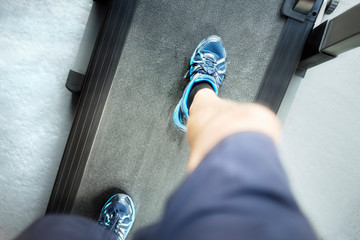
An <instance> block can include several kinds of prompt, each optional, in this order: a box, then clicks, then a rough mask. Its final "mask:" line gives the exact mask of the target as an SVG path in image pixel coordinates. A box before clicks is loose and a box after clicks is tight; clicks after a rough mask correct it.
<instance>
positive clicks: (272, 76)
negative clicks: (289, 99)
mask: <svg viewBox="0 0 360 240" xmlns="http://www.w3.org/2000/svg"><path fill="white" fill-rule="evenodd" d="M322 3H323V0H317V1H316V3H315V5H314V7H313V8H312V9H311V11H310V12H309V14H308V15H304V14H301V13H298V12H296V11H294V10H293V6H294V5H295V0H287V1H285V3H284V6H283V9H282V14H283V15H285V16H288V19H287V21H286V23H285V26H284V29H283V31H282V33H281V35H280V39H279V41H278V43H277V47H276V49H275V52H274V55H273V57H272V59H271V61H270V64H269V65H268V68H267V70H266V72H265V75H264V78H263V80H262V83H261V84H260V87H259V90H258V92H257V95H256V97H255V102H257V103H261V104H264V105H266V106H268V107H269V108H270V109H272V110H273V111H274V112H275V113H277V111H278V110H279V108H280V105H281V102H282V100H283V98H284V96H285V93H286V90H287V88H288V86H289V83H290V81H291V78H292V76H293V74H294V72H295V70H296V68H297V65H298V64H299V61H300V58H301V54H302V52H303V49H304V46H305V43H306V41H307V39H308V37H309V34H310V32H311V30H312V29H313V27H314V23H315V20H316V18H317V15H318V13H319V11H320V8H321V6H322Z"/></svg>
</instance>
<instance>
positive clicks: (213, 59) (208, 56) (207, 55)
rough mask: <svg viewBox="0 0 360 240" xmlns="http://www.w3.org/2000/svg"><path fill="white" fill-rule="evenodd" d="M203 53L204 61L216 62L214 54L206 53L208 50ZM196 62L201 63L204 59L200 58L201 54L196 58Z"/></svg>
mask: <svg viewBox="0 0 360 240" xmlns="http://www.w3.org/2000/svg"><path fill="white" fill-rule="evenodd" d="M201 53H202V56H203V58H204V59H209V60H210V59H211V60H212V61H214V62H215V61H216V55H215V54H214V53H212V52H209V51H206V50H203V51H202V52H201ZM195 60H196V61H201V60H203V59H202V58H201V57H200V54H197V55H196V56H195Z"/></svg>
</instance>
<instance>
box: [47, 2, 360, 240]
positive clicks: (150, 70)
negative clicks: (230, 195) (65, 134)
mask: <svg viewBox="0 0 360 240" xmlns="http://www.w3.org/2000/svg"><path fill="white" fill-rule="evenodd" d="M337 3H338V1H335V0H334V1H330V0H325V1H324V0H285V1H284V0H268V1H247V0H229V1H226V3H225V2H223V1H217V0H206V1H205V0H197V1H194V0H184V1H175V0H168V1H160V0H152V1H146V0H103V1H100V0H97V1H94V5H93V9H92V10H91V13H90V16H89V20H88V26H87V27H86V29H85V33H84V37H83V41H82V44H81V47H80V50H79V54H78V57H77V62H78V63H77V64H75V66H74V69H72V70H70V72H69V77H68V81H67V84H66V86H67V88H68V89H69V90H71V91H72V92H73V93H74V94H80V98H79V102H78V105H77V110H76V113H75V116H74V121H73V125H72V128H71V131H70V134H69V138H68V141H67V144H66V147H65V150H64V154H63V157H62V161H61V164H60V167H59V171H58V174H57V177H56V180H55V183H54V187H53V191H52V194H51V197H50V200H49V204H48V208H47V214H49V213H59V214H61V213H73V214H78V215H82V216H87V217H90V218H93V219H95V220H96V219H97V218H98V215H99V211H100V209H101V208H102V206H103V204H104V203H105V202H106V201H107V199H108V198H109V197H111V196H112V195H113V194H115V193H121V192H123V193H127V194H128V195H130V196H131V198H132V199H133V201H134V204H135V208H136V212H137V216H136V220H135V222H134V225H133V228H132V230H131V232H130V233H129V236H128V238H129V239H131V238H132V234H133V232H134V231H136V230H137V229H139V228H141V227H144V226H146V225H148V224H151V223H154V222H156V221H157V220H159V218H160V217H161V215H162V213H163V210H164V207H165V206H166V201H167V199H168V197H169V196H170V195H171V193H172V192H174V191H175V190H176V188H177V186H178V185H179V184H180V183H181V182H182V181H183V179H184V178H185V177H186V172H185V170H186V165H187V160H188V156H189V147H188V145H187V140H186V136H185V134H184V133H182V132H180V131H179V130H177V129H176V128H175V127H174V124H173V121H172V115H173V111H174V108H175V106H176V104H177V103H178V101H179V99H180V98H181V96H182V93H183V90H184V88H185V86H186V84H187V82H186V80H185V79H184V78H183V76H184V74H185V73H186V71H187V69H188V67H189V60H190V57H191V55H192V52H193V51H194V48H195V47H196V46H197V44H198V43H199V42H200V41H201V40H202V39H204V38H206V37H208V36H209V35H218V36H220V37H221V38H222V39H223V41H224V44H225V47H226V50H227V54H228V62H229V63H228V67H227V72H226V82H225V84H224V86H223V87H222V89H221V91H220V93H219V96H220V97H225V98H228V99H231V100H235V101H241V102H254V101H255V102H259V103H262V104H265V105H267V106H269V107H270V108H271V109H272V110H273V111H274V112H277V110H278V109H279V107H280V104H281V101H282V99H283V97H284V95H285V93H286V90H287V87H288V85H289V83H290V81H291V77H292V76H293V74H294V73H295V72H297V74H299V75H302V76H303V75H304V74H305V72H306V69H307V68H309V67H313V66H315V65H317V64H319V63H321V62H324V61H326V60H329V59H331V58H334V57H336V55H337V54H339V46H338V45H336V44H338V42H339V41H333V43H332V45H331V43H330V44H329V45H324V42H323V41H320V40H319V38H321V39H323V38H324V37H323V36H325V35H326V33H327V31H328V25H329V24H332V23H333V22H328V23H326V24H325V25H326V26H325V27H324V25H323V24H322V29H319V28H315V29H314V24H315V22H316V19H317V17H318V15H319V14H320V12H321V11H325V10H326V11H330V12H331V11H332V10H333V9H334V8H335V7H336V4H337ZM358 6H360V5H358ZM356 11H357V12H356V13H357V14H355V15H358V16H360V14H359V9H357V10H356ZM355 17H356V16H355ZM347 18H350V17H349V15H347ZM352 19H353V18H352ZM343 21H344V20H341V21H340V20H339V22H343ZM90 25H91V26H90ZM315 30H316V32H317V34H316V33H314V31H315ZM354 32H355V33H356V34H359V32H360V29H359V28H355V29H353V30H352V32H351V31H350V30H349V32H348V33H347V34H345V33H344V34H342V37H343V38H342V40H343V41H342V43H344V41H345V40H348V39H349V38H350V36H353V35H354V34H353V33H354ZM315 35H316V36H315ZM309 39H313V40H312V41H309ZM330 42H331V41H330ZM334 42H335V43H334ZM358 42H359V41H357V43H356V44H355V43H347V44H345V45H346V48H349V45H351V46H352V47H355V46H358ZM334 44H335V45H336V46H337V48H336V49H337V50H338V52H337V53H333V52H331V51H330V52H325V51H323V50H324V49H328V48H329V46H332V47H334ZM305 45H306V47H305ZM308 45H309V46H308ZM305 48H306V49H308V52H307V53H306V54H305V56H304V54H303V53H304V49H305ZM340 48H341V49H342V50H344V49H345V47H344V46H342V47H340ZM347 50H349V49H347ZM340 53H341V52H340ZM179 211H181V209H179Z"/></svg>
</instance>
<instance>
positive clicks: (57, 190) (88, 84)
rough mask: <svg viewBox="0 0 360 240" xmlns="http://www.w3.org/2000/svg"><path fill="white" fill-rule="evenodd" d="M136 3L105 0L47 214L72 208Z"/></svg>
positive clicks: (130, 0)
mask: <svg viewBox="0 0 360 240" xmlns="http://www.w3.org/2000/svg"><path fill="white" fill-rule="evenodd" d="M136 4H137V1H136V0H109V1H108V2H107V9H106V14H105V17H104V20H103V24H102V27H101V30H100V31H99V35H98V39H97V42H96V45H95V49H94V51H93V54H92V59H91V61H90V64H89V68H88V70H87V73H86V77H85V84H84V87H83V90H82V93H81V96H80V100H79V104H78V107H77V111H76V114H75V118H74V121H73V125H72V128H71V131H70V135H69V138H68V141H67V144H66V147H65V151H64V154H63V157H62V160H61V163H60V168H59V171H58V174H57V177H56V180H55V184H54V187H53V190H52V193H51V196H50V200H49V204H48V207H47V210H46V213H47V214H48V213H69V212H71V209H72V206H73V203H74V200H75V198H76V194H77V191H78V189H79V186H80V182H81V179H82V175H83V173H84V170H85V166H86V163H87V159H88V156H89V154H90V150H91V146H92V143H93V141H94V138H95V134H96V131H97V128H98V125H99V122H100V118H101V115H102V112H103V109H104V106H105V102H106V99H107V96H108V93H109V91H110V87H111V83H112V81H113V78H114V75H115V72H116V69H117V65H118V62H119V59H120V55H121V52H122V49H123V46H124V43H125V40H126V37H127V34H128V31H129V29H130V25H131V21H132V18H133V15H134V12H135V8H136Z"/></svg>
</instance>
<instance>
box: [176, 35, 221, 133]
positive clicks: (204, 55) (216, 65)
mask: <svg viewBox="0 0 360 240" xmlns="http://www.w3.org/2000/svg"><path fill="white" fill-rule="evenodd" d="M225 71H226V51H225V47H224V44H223V42H222V41H221V38H220V37H218V36H214V35H213V36H210V37H208V38H205V39H204V40H202V41H201V42H200V44H199V45H198V46H197V48H196V49H195V51H194V53H193V55H192V57H191V59H190V69H189V71H188V72H187V73H186V75H185V78H189V79H190V82H189V83H188V85H187V86H186V88H185V91H184V93H183V96H182V98H181V99H180V101H179V103H178V105H177V106H176V108H175V111H174V116H173V119H174V123H175V125H176V126H177V127H179V128H180V130H182V131H184V132H186V130H187V128H186V122H187V119H188V118H189V109H188V107H187V101H188V98H189V94H190V91H191V89H192V87H193V86H194V84H195V83H199V82H207V83H209V84H210V85H211V86H212V87H213V89H214V91H215V94H216V95H217V94H218V89H219V87H220V86H222V85H223V83H224V80H225Z"/></svg>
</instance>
